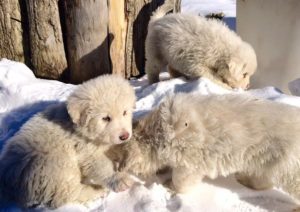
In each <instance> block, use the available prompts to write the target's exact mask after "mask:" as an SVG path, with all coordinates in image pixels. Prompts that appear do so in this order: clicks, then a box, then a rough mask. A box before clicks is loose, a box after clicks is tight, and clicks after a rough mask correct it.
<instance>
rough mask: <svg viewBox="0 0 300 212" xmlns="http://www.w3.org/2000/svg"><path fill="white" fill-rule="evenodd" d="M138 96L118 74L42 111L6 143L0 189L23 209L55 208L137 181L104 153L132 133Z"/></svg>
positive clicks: (0, 161)
mask: <svg viewBox="0 0 300 212" xmlns="http://www.w3.org/2000/svg"><path fill="white" fill-rule="evenodd" d="M134 104H135V94H134V91H133V89H132V87H131V86H130V85H129V83H128V82H127V81H126V80H124V79H122V78H121V77H118V76H114V75H106V76H100V77H98V78H95V79H92V80H90V81H87V82H85V83H83V84H82V85H80V86H78V88H77V89H76V90H75V91H74V93H73V94H71V95H70V97H69V98H68V100H67V102H66V103H61V104H58V105H55V106H53V107H50V108H48V109H47V110H46V111H44V112H41V113H38V114H37V115H35V116H34V117H33V118H31V119H30V120H29V121H28V122H27V123H25V124H24V126H23V127H22V128H21V130H20V131H19V132H18V133H17V134H16V135H15V136H14V137H12V138H11V139H10V140H8V141H7V144H6V146H5V147H4V149H3V151H2V154H1V156H0V190H1V192H2V194H3V196H6V197H9V198H11V199H13V200H14V201H16V202H17V203H18V204H19V205H20V206H22V207H33V206H35V205H40V204H43V205H45V206H48V207H50V208H56V207H59V206H61V205H63V204H66V203H86V202H88V201H90V200H93V199H95V198H98V197H101V196H102V195H103V194H104V192H103V190H102V189H101V186H104V187H108V188H111V189H113V190H115V191H119V190H124V189H126V188H127V187H128V186H130V185H131V184H132V183H133V180H132V179H131V178H130V176H128V175H127V174H125V173H122V172H115V171H114V167H113V163H112V162H111V161H110V160H109V159H108V158H107V157H106V156H105V151H106V150H107V149H108V148H109V147H110V146H111V145H113V144H118V143H123V142H125V141H127V140H128V139H129V138H130V137H131V134H132V123H131V122H132V121H131V119H132V110H133V107H134Z"/></svg>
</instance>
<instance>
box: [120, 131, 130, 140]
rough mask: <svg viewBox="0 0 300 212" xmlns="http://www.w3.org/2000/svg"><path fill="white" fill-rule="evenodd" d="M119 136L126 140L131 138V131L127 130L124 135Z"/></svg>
mask: <svg viewBox="0 0 300 212" xmlns="http://www.w3.org/2000/svg"><path fill="white" fill-rule="evenodd" d="M119 138H120V140H122V141H125V140H127V139H128V138H129V133H128V132H125V133H123V134H122V135H120V137H119Z"/></svg>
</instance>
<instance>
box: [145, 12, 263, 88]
mask: <svg viewBox="0 0 300 212" xmlns="http://www.w3.org/2000/svg"><path fill="white" fill-rule="evenodd" d="M166 8H167V7H163V6H162V7H161V8H159V9H158V10H157V11H155V12H154V15H153V17H152V18H151V21H150V23H149V26H148V35H147V38H146V44H145V46H146V47H145V48H146V49H145V50H146V65H145V70H146V73H147V75H148V79H149V82H150V83H156V82H158V81H159V73H160V71H161V70H162V69H163V68H164V67H165V66H167V65H168V67H169V72H170V74H171V76H173V77H179V76H185V77H186V78H188V79H196V78H199V77H201V76H204V77H207V78H209V79H211V80H213V81H215V82H216V83H218V84H220V85H222V86H224V87H226V88H230V87H231V88H242V89H245V88H247V87H248V86H249V81H250V76H251V75H253V74H254V72H255V71H256V67H257V61H256V54H255V51H254V50H253V48H252V47H251V46H250V44H248V43H246V42H244V41H242V39H241V38H240V37H239V36H238V35H237V34H236V33H235V32H233V31H231V30H230V29H229V28H228V27H227V26H226V25H225V24H223V23H222V22H221V21H219V20H216V19H209V20H207V19H205V18H203V17H199V16H193V15H187V14H169V15H166V16H163V15H164V14H165V13H166V11H168V10H167V9H166Z"/></svg>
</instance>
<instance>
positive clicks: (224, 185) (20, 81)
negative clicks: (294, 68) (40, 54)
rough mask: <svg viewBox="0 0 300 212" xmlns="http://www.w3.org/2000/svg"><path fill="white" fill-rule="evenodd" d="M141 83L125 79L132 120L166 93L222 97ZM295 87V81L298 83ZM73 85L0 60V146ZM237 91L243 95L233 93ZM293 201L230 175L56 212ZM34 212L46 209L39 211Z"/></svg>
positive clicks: (272, 205) (241, 207) (267, 93)
mask: <svg viewBox="0 0 300 212" xmlns="http://www.w3.org/2000/svg"><path fill="white" fill-rule="evenodd" d="M161 78H162V79H165V80H164V81H162V82H160V83H158V84H154V85H150V86H149V85H147V79H146V77H143V78H141V79H138V80H131V84H132V85H133V86H134V88H135V91H136V95H137V104H136V109H135V113H134V118H138V117H139V116H141V115H143V114H146V113H147V112H148V111H149V110H151V108H153V107H155V106H156V105H158V104H159V102H160V101H161V100H162V98H163V97H164V96H166V95H167V94H172V93H177V92H195V93H198V94H199V95H200V94H203V95H208V94H211V93H218V94H225V93H229V92H230V91H228V90H225V89H223V88H221V87H219V86H217V85H215V84H213V83H212V82H210V81H209V80H207V79H199V80H195V81H192V82H187V81H185V80H183V79H181V78H179V79H171V80H168V74H167V73H163V74H162V75H161ZM296 84H297V83H294V87H297V86H296ZM298 85H299V86H298V87H300V83H299V84H298ZM75 87H76V86H74V85H71V84H64V83H61V82H57V81H50V80H41V79H37V78H35V77H34V75H33V74H32V72H31V70H29V69H28V68H27V67H26V66H25V65H23V64H21V63H17V62H13V61H9V60H5V59H3V60H2V61H0V148H1V146H2V144H3V143H4V142H5V141H6V140H7V139H8V138H9V137H11V136H12V135H13V134H14V133H15V132H16V131H17V130H18V129H19V128H20V127H21V126H22V124H23V123H24V122H25V121H26V120H28V119H29V118H30V117H31V116H32V115H33V114H35V113H36V112H38V111H40V110H42V109H44V108H45V107H46V106H47V105H49V104H55V102H57V101H64V100H65V99H66V97H67V96H68V95H69V94H70V92H71V91H72V90H73V89H74V88H75ZM234 92H240V93H243V91H234ZM248 92H250V93H251V94H253V95H255V96H257V97H261V98H268V99H271V100H274V101H279V102H284V103H287V104H292V105H296V106H299V107H300V97H296V96H289V95H285V94H283V93H281V92H280V91H279V90H277V89H276V88H273V87H267V88H262V89H256V90H250V91H248ZM295 206H296V204H295V202H293V200H292V199H291V198H290V197H289V196H288V195H287V194H285V193H283V192H282V191H280V190H278V189H275V188H274V189H272V190H267V191H252V190H250V189H247V188H246V187H244V186H242V185H240V184H238V183H237V182H236V181H235V180H234V177H233V176H230V177H227V178H218V179H216V180H210V179H206V180H205V181H204V182H203V183H202V184H200V185H195V188H194V189H193V191H191V192H189V193H187V194H180V195H175V196H174V195H172V194H171V193H169V192H168V190H167V189H165V188H164V187H163V186H162V185H161V184H159V182H154V183H151V184H150V185H148V186H144V185H136V186H134V187H133V188H131V189H129V190H127V191H124V192H121V193H114V192H111V193H110V194H109V195H108V196H107V197H106V198H104V199H99V200H98V201H96V202H92V203H91V204H90V205H89V207H85V206H83V205H66V206H63V207H62V208H59V209H57V211H107V212H114V211H137V212H138V211H145V212H152V211H153V212H158V211H184V212H189V211H195V212H196V211H197V212H198V211H205V212H208V211H212V212H215V211H224V212H226V211H228V212H229V211H230V212H232V211H253V212H263V211H278V212H279V211H280V212H284V211H291V210H292V209H293V208H294V207H295ZM39 210H46V209H44V208H40V209H39ZM0 211H18V208H17V207H15V206H14V205H10V206H7V205H6V206H2V208H0Z"/></svg>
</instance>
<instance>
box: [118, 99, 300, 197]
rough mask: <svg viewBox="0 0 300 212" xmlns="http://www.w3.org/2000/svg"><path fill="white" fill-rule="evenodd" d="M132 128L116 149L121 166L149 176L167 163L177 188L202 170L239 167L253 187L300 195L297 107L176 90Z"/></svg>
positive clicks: (225, 171) (207, 172)
mask: <svg viewBox="0 0 300 212" xmlns="http://www.w3.org/2000/svg"><path fill="white" fill-rule="evenodd" d="M187 108H188V110H187ZM133 132H134V133H133V138H132V140H131V141H130V142H128V143H126V144H124V145H121V146H120V149H121V150H119V152H121V151H124V154H123V155H119V158H118V160H121V161H122V160H123V161H124V162H123V165H122V167H123V168H124V169H125V170H126V171H130V172H133V173H134V174H136V175H142V176H147V175H150V174H154V173H155V172H156V171H157V170H159V169H162V168H164V167H171V168H172V170H173V172H172V182H173V184H174V186H175V188H176V189H177V191H180V192H182V191H185V190H186V189H188V188H189V187H192V186H193V185H194V183H195V182H196V181H201V179H202V178H203V177H205V176H208V177H210V178H216V177H217V176H220V175H221V176H227V175H229V174H233V173H239V174H238V180H239V181H240V182H241V183H242V184H245V185H247V186H249V187H251V188H254V189H265V188H269V187H271V186H273V185H275V186H278V187H281V188H282V189H283V190H285V191H286V192H288V193H290V194H291V195H292V196H293V197H295V198H296V199H298V200H300V109H299V108H296V107H293V106H289V105H284V104H281V103H276V102H272V101H268V100H258V99H254V98H252V97H247V96H246V97H245V96H239V95H223V96H221V95H220V96H195V95H191V94H177V95H175V97H173V98H168V99H167V100H165V101H164V102H163V103H162V104H161V105H160V106H159V107H158V108H157V109H156V110H154V111H153V112H151V113H150V114H149V115H147V116H146V117H145V118H143V119H141V120H140V121H139V122H138V123H137V125H136V127H135V128H134V131H133ZM122 157H123V158H122Z"/></svg>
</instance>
